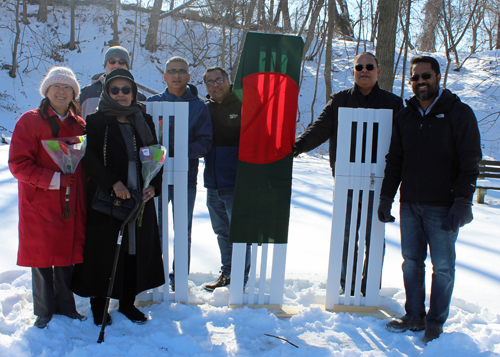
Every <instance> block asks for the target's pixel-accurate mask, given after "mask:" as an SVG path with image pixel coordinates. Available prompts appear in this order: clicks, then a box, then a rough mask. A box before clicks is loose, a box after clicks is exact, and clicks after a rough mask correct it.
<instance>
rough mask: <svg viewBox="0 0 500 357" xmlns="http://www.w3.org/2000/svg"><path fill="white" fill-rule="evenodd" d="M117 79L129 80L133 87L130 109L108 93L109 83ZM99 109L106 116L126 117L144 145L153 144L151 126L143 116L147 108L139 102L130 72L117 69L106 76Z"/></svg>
mask: <svg viewBox="0 0 500 357" xmlns="http://www.w3.org/2000/svg"><path fill="white" fill-rule="evenodd" d="M116 78H125V79H127V80H129V81H130V82H131V84H132V86H133V90H132V94H133V98H132V103H131V104H130V106H128V107H126V106H123V105H121V104H120V103H118V102H117V101H116V100H114V99H113V98H111V96H110V95H109V93H108V90H109V88H108V87H109V83H110V82H111V81H112V80H113V79H116ZM97 109H98V110H99V111H100V112H102V113H103V114H105V115H109V116H116V117H126V118H127V119H128V120H129V121H130V123H131V124H132V126H133V127H134V129H135V131H136V133H137V135H139V138H140V139H141V141H142V142H143V143H144V145H150V144H152V142H153V134H152V133H151V130H150V129H149V126H148V124H147V123H146V120H145V119H144V116H143V113H146V106H145V105H144V104H142V103H139V102H137V86H136V84H135V82H134V77H133V76H132V74H131V73H130V72H129V71H128V70H126V69H124V68H117V69H114V70H113V71H111V72H109V73H108V75H107V76H106V82H105V83H104V90H103V91H102V93H101V97H100V98H99V104H98V107H97Z"/></svg>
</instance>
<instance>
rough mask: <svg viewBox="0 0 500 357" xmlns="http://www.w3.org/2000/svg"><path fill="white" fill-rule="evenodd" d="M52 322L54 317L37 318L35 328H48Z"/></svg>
mask: <svg viewBox="0 0 500 357" xmlns="http://www.w3.org/2000/svg"><path fill="white" fill-rule="evenodd" d="M50 320H52V316H37V317H36V321H35V323H34V324H33V326H35V327H38V328H42V329H43V328H46V327H47V324H48V323H49V322H50Z"/></svg>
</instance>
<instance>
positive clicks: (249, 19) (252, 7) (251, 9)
mask: <svg viewBox="0 0 500 357" xmlns="http://www.w3.org/2000/svg"><path fill="white" fill-rule="evenodd" d="M255 5H257V0H250V4H249V5H248V12H247V16H246V18H245V25H244V27H243V34H242V36H241V39H240V46H239V49H238V55H237V56H236V59H235V60H234V65H233V67H232V70H231V78H235V77H236V72H237V71H238V62H239V61H240V57H241V51H242V50H243V43H244V42H245V37H246V36H247V33H248V30H249V29H250V25H251V24H252V17H253V12H254V10H255Z"/></svg>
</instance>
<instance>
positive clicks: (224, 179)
mask: <svg viewBox="0 0 500 357" xmlns="http://www.w3.org/2000/svg"><path fill="white" fill-rule="evenodd" d="M203 82H204V83H205V86H206V88H207V92H208V95H207V97H208V100H207V104H208V108H209V109H210V116H211V118H212V127H213V133H214V134H213V146H212V149H211V150H210V152H209V153H208V154H207V155H206V156H205V172H204V176H203V177H204V181H205V187H206V188H207V207H208V212H209V213H210V220H211V221H212V228H213V230H214V232H215V234H217V242H218V243H219V249H220V254H221V263H222V266H221V275H220V276H219V278H218V279H217V281H215V282H214V283H211V284H206V285H205V289H206V290H208V291H214V290H215V289H216V288H219V287H223V286H227V285H229V284H230V282H231V258H232V252H233V245H232V243H230V242H229V226H230V223H231V212H232V210H233V198H234V186H235V183H236V170H237V167H238V148H239V144H240V129H241V101H240V99H239V98H238V97H237V96H236V95H235V94H234V93H233V91H232V85H231V82H230V80H229V75H228V74H227V72H226V71H225V70H224V69H223V68H221V67H211V68H208V69H207V71H206V72H205V74H204V75H203ZM249 248H250V247H248V248H247V258H246V264H245V282H246V279H247V277H248V272H249V270H250V257H249V255H250V249H249Z"/></svg>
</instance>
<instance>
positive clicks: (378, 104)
mask: <svg viewBox="0 0 500 357" xmlns="http://www.w3.org/2000/svg"><path fill="white" fill-rule="evenodd" d="M380 73H381V68H380V67H379V64H378V60H377V58H376V57H375V56H374V55H373V54H371V53H369V52H363V53H360V54H358V55H357V56H356V57H355V58H354V69H353V71H352V75H353V77H354V86H353V87H352V88H349V89H345V90H343V91H340V92H337V93H333V94H332V95H331V96H330V101H329V102H328V103H327V104H326V107H325V108H324V109H323V112H322V113H321V114H320V116H319V118H318V119H317V120H316V121H315V122H314V123H313V124H312V125H310V126H309V127H308V128H307V129H306V131H305V132H304V133H303V134H302V135H301V136H300V137H299V138H298V139H297V140H296V142H295V145H294V150H293V151H294V154H295V156H297V155H299V154H301V153H303V152H307V151H310V150H313V149H314V148H316V147H318V146H319V145H321V144H323V143H324V142H325V141H326V140H328V139H330V150H329V151H330V167H331V168H332V175H333V176H335V161H336V154H337V153H336V151H337V129H338V112H339V108H341V107H343V108H371V109H392V116H393V118H394V117H395V116H396V114H397V113H398V112H399V111H400V110H401V109H403V101H402V100H401V98H400V97H398V96H396V95H394V94H392V93H390V92H387V91H385V90H383V89H381V88H380V87H379V86H378V77H379V76H380ZM372 204H373V202H370V206H371V205H372ZM358 227H359V223H358ZM356 240H357V237H356ZM348 244H349V227H346V234H345V240H344V251H343V256H342V273H341V278H340V280H341V281H340V284H341V291H340V293H341V294H342V293H343V292H344V288H345V276H346V266H347V253H348V247H349V246H348ZM366 244H367V245H369V242H368V241H367V242H366ZM355 255H356V254H355ZM364 265H365V267H364V269H363V279H362V286H361V292H362V294H363V295H364V294H365V289H366V259H365V264H364ZM355 266H356V261H354V267H355ZM354 278H355V277H354V274H353V284H352V291H351V295H353V293H354V291H353V290H354Z"/></svg>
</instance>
